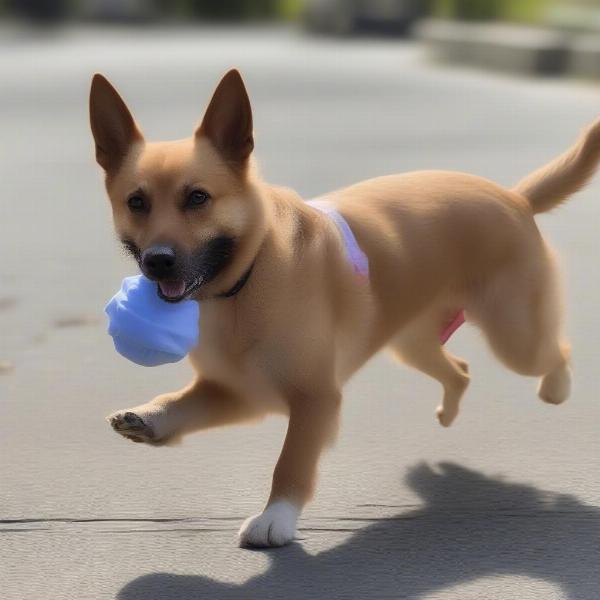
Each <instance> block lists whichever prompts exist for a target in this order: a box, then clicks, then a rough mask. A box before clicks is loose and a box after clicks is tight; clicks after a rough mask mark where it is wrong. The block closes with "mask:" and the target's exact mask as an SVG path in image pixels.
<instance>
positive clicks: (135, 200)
mask: <svg viewBox="0 0 600 600" xmlns="http://www.w3.org/2000/svg"><path fill="white" fill-rule="evenodd" d="M127 206H128V207H129V210H130V211H131V212H146V211H147V210H148V203H147V202H146V200H145V198H144V197H143V196H140V195H138V194H134V195H133V196H129V198H127Z"/></svg>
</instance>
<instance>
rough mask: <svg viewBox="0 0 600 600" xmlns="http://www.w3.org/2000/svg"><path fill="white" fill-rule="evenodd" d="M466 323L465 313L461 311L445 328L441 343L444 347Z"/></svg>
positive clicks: (441, 335)
mask: <svg viewBox="0 0 600 600" xmlns="http://www.w3.org/2000/svg"><path fill="white" fill-rule="evenodd" d="M464 322H465V311H464V310H461V311H460V312H458V313H457V315H456V316H455V317H454V318H453V319H452V320H451V321H450V322H449V323H448V324H447V325H446V327H444V330H443V331H442V333H441V334H440V343H441V344H442V345H444V344H445V343H446V342H447V341H448V340H449V339H450V336H451V335H452V334H453V333H454V332H455V331H456V330H457V329H458V328H459V327H460V326H461V325H462V324H463V323H464Z"/></svg>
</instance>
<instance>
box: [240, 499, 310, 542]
mask: <svg viewBox="0 0 600 600" xmlns="http://www.w3.org/2000/svg"><path fill="white" fill-rule="evenodd" d="M298 512H299V511H298V509H297V508H296V507H295V506H294V505H293V504H291V503H290V502H287V501H286V500H278V501H277V502H273V504H269V506H267V508H265V510H264V511H263V512H262V513H260V514H258V515H254V516H253V517H250V518H249V519H246V520H245V521H244V524H243V525H242V527H241V528H240V531H239V533H238V537H239V543H240V546H250V547H255V548H269V547H274V546H285V545H286V544H289V543H290V542H291V541H292V540H293V539H294V537H295V536H296V522H297V520H298Z"/></svg>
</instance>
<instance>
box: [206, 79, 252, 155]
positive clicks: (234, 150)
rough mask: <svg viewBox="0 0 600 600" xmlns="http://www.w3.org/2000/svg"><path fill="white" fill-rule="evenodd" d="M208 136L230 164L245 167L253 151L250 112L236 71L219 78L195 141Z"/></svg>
mask: <svg viewBox="0 0 600 600" xmlns="http://www.w3.org/2000/svg"><path fill="white" fill-rule="evenodd" d="M199 137H207V138H208V139H209V140H210V141H211V142H212V144H213V145H214V146H215V148H216V149H217V150H218V151H219V153H220V154H221V155H222V156H223V158H225V160H227V161H229V162H233V163H236V164H240V165H241V164H244V163H245V161H246V159H247V158H248V157H249V156H250V153H251V152H252V150H253V148H254V138H253V136H252V109H251V107H250V100H249V98H248V93H247V92H246V88H245V87H244V82H243V81H242V76H241V75H240V73H239V71H237V69H231V71H228V72H227V73H226V74H225V76H224V77H223V79H221V81H220V83H219V85H218V86H217V89H216V90H215V93H214V94H213V97H212V99H211V101H210V104H209V105H208V108H207V109H206V113H205V114H204V118H203V119H202V124H201V125H200V126H199V127H198V129H196V138H199Z"/></svg>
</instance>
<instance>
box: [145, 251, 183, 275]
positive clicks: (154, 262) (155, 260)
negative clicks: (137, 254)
mask: <svg viewBox="0 0 600 600" xmlns="http://www.w3.org/2000/svg"><path fill="white" fill-rule="evenodd" d="M142 268H143V271H144V273H145V274H146V275H147V276H148V277H151V278H153V279H169V278H172V277H173V276H174V274H175V250H173V248H169V246H151V247H150V248H146V250H144V251H143V252H142Z"/></svg>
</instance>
